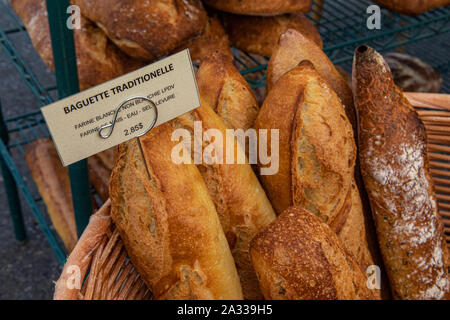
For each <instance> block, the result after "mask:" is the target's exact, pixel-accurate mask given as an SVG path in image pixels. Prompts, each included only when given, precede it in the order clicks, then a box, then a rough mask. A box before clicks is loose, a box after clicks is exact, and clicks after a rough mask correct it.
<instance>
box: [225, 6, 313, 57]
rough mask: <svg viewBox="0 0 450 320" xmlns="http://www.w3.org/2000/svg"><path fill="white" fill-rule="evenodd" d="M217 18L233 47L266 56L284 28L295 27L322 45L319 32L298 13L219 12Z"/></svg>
mask: <svg viewBox="0 0 450 320" xmlns="http://www.w3.org/2000/svg"><path fill="white" fill-rule="evenodd" d="M221 18H222V21H223V24H224V27H225V29H226V31H227V33H228V35H229V36H230V40H231V43H232V44H233V46H235V47H236V48H238V49H241V50H243V51H246V52H251V53H256V54H259V55H262V56H265V57H270V56H271V55H272V53H273V50H274V49H275V47H276V45H277V42H278V39H279V38H280V35H281V34H282V33H283V32H285V31H286V30H288V29H294V30H297V31H298V32H300V33H301V34H303V35H304V36H305V37H307V38H309V39H311V40H312V41H313V42H315V43H316V44H317V45H318V46H319V47H320V48H322V38H321V37H320V34H319V31H318V30H317V28H316V27H315V26H314V24H313V23H312V21H311V20H309V19H308V18H307V17H306V16H305V15H304V14H303V13H301V12H299V13H292V14H284V15H279V16H273V17H256V16H241V15H234V14H222V15H221Z"/></svg>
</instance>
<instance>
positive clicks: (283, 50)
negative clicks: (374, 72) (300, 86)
mask: <svg viewBox="0 0 450 320" xmlns="http://www.w3.org/2000/svg"><path fill="white" fill-rule="evenodd" d="M303 60H308V61H310V62H311V63H312V64H313V65H314V68H315V69H316V70H317V72H318V73H319V74H320V76H321V77H322V78H323V79H325V80H326V81H327V83H328V84H329V85H330V87H331V88H332V89H333V90H334V91H335V92H336V94H337V95H338V96H339V98H340V99H341V100H342V103H343V104H344V106H345V111H346V114H347V117H348V118H349V120H350V122H351V124H352V126H353V128H354V129H355V130H356V127H357V126H356V112H355V107H354V104H353V93H352V90H351V88H350V87H349V86H348V84H347V82H346V81H345V79H344V78H343V77H342V76H341V74H340V73H339V71H338V70H337V69H336V68H335V67H334V65H333V63H332V62H331V61H330V59H329V58H328V57H327V55H326V54H325V53H324V52H323V51H322V49H321V48H320V47H319V46H317V45H316V44H315V43H314V42H313V41H311V40H310V39H308V37H306V36H304V35H303V34H301V33H300V32H298V31H296V30H292V29H291V30H287V31H286V32H285V33H283V34H282V35H281V36H280V39H279V41H278V45H277V46H276V48H275V49H274V51H273V54H272V57H271V58H270V62H269V65H268V66H267V90H268V91H270V89H271V88H272V87H273V86H274V84H275V83H276V82H277V81H278V79H280V78H281V76H282V75H283V74H285V73H286V72H288V71H289V70H291V69H292V68H295V67H296V66H297V65H298V64H299V63H300V62H301V61H303Z"/></svg>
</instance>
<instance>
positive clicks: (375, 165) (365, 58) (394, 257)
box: [353, 46, 450, 299]
mask: <svg viewBox="0 0 450 320" xmlns="http://www.w3.org/2000/svg"><path fill="white" fill-rule="evenodd" d="M353 70H354V71H353V87H354V94H355V102H356V106H357V108H358V117H359V121H358V122H359V124H360V130H359V136H360V139H359V141H360V146H359V147H360V162H361V170H362V175H363V178H364V183H365V186H366V189H367V192H368V194H369V199H370V204H371V207H372V213H373V216H374V220H375V223H376V228H377V233H378V239H379V244H380V248H381V253H382V255H383V259H384V263H385V266H386V268H387V274H388V277H389V281H390V284H391V288H392V291H393V295H394V298H396V299H444V298H449V288H450V283H449V279H448V276H449V275H448V266H446V261H448V251H447V246H446V243H445V238H444V233H443V224H442V221H441V220H440V218H439V214H438V208H437V205H436V195H435V192H434V185H433V181H432V178H431V175H430V172H429V163H428V156H427V146H426V133H425V128H424V125H423V123H422V122H421V121H420V119H419V118H418V116H417V114H416V112H415V111H414V109H413V108H412V106H411V104H410V103H409V101H408V100H407V99H406V98H405V97H404V95H403V92H402V91H401V89H399V88H398V87H397V86H395V84H394V81H393V78H392V75H391V73H390V70H389V67H388V65H387V64H386V62H385V61H384V60H383V58H382V56H381V55H380V54H378V53H377V52H376V51H375V50H373V49H372V48H369V47H367V46H361V47H359V48H358V49H357V50H356V52H355V60H354V68H353Z"/></svg>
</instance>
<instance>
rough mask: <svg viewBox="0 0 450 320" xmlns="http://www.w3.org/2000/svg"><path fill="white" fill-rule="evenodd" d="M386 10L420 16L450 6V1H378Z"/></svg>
mask: <svg viewBox="0 0 450 320" xmlns="http://www.w3.org/2000/svg"><path fill="white" fill-rule="evenodd" d="M376 2H378V3H379V4H381V5H383V6H385V7H386V8H388V9H390V10H393V11H398V12H400V13H404V14H408V15H418V14H421V13H424V12H425V11H428V10H431V9H434V8H437V7H441V6H448V5H450V0H376Z"/></svg>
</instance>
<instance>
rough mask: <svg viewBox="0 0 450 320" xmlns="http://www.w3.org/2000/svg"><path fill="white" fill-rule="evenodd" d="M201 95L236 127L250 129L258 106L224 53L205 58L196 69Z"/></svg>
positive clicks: (226, 121) (231, 125)
mask: <svg viewBox="0 0 450 320" xmlns="http://www.w3.org/2000/svg"><path fill="white" fill-rule="evenodd" d="M197 84H198V89H199V91H200V96H201V97H202V99H203V100H205V102H206V103H207V104H208V105H209V106H211V107H212V108H213V109H214V111H215V112H216V113H217V114H218V115H219V116H220V117H221V118H222V120H223V121H224V122H225V124H226V125H227V126H229V127H231V128H234V129H244V130H247V129H248V128H250V127H251V126H252V125H253V123H254V121H255V119H256V116H257V114H258V111H259V106H258V103H257V102H256V98H255V95H254V94H253V92H252V89H251V88H250V87H249V85H248V83H247V81H245V79H244V78H243V77H242V76H241V74H240V73H239V71H237V69H236V68H235V67H234V65H233V63H232V62H231V61H229V59H227V58H226V57H224V56H223V55H221V54H214V55H212V56H209V57H207V58H205V59H204V60H203V61H202V64H201V65H200V68H199V70H198V72H197Z"/></svg>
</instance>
